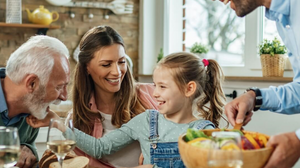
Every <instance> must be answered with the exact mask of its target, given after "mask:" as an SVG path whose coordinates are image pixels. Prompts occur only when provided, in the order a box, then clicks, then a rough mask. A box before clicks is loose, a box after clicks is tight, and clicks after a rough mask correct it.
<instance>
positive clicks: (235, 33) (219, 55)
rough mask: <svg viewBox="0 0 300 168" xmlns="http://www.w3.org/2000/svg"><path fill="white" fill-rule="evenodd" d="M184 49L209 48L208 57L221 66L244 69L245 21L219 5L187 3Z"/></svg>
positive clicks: (199, 0) (197, 1) (203, 0)
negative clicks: (203, 46) (197, 46)
mask: <svg viewBox="0 0 300 168" xmlns="http://www.w3.org/2000/svg"><path fill="white" fill-rule="evenodd" d="M185 11H186V15H185V18H184V19H185V29H184V32H185V41H184V45H185V47H184V48H185V49H186V51H189V49H190V48H191V46H192V45H193V44H194V43H196V42H200V43H202V44H204V45H208V46H209V48H210V51H209V52H208V53H207V55H206V57H207V58H211V59H215V60H217V61H218V62H219V63H220V64H221V65H223V66H226V65H229V66H234V65H244V63H245V61H244V49H245V18H240V17H237V16H236V14H235V12H234V11H233V10H232V9H231V8H230V7H228V5H226V6H225V5H224V4H223V3H222V2H220V1H212V0H186V3H185Z"/></svg>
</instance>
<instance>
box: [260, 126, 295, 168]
mask: <svg viewBox="0 0 300 168" xmlns="http://www.w3.org/2000/svg"><path fill="white" fill-rule="evenodd" d="M267 146H268V147H273V148H275V149H274V152H273V153H272V155H271V157H270V159H269V161H268V163H267V164H266V166H265V168H290V167H293V165H294V164H295V163H296V162H297V161H298V160H299V158H300V150H299V149H300V140H299V139H298V137H297V136H296V134H295V132H289V133H284V134H279V135H275V136H272V137H271V138H270V140H269V141H268V143H267Z"/></svg>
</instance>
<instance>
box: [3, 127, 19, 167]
mask: <svg viewBox="0 0 300 168" xmlns="http://www.w3.org/2000/svg"><path fill="white" fill-rule="evenodd" d="M19 153H20V140H19V134H18V129H17V128H15V127H2V126H1V127H0V168H9V167H12V166H14V165H15V164H16V163H17V161H18V158H19Z"/></svg>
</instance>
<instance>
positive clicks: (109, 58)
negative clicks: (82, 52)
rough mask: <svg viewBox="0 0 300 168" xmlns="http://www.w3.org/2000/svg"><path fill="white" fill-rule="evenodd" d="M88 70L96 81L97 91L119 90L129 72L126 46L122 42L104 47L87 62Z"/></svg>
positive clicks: (113, 91) (109, 91) (110, 91)
mask: <svg viewBox="0 0 300 168" xmlns="http://www.w3.org/2000/svg"><path fill="white" fill-rule="evenodd" d="M87 72H88V73H89V74H90V75H91V77H92V79H93V81H94V84H95V89H96V92H102V93H113V94H114V93H116V92H118V91H119V90H120V88H121V83H122V81H123V78H124V75H125V74H126V72H127V63H126V58H125V50H124V47H123V46H122V45H120V44H113V45H110V46H105V47H102V48H101V49H100V50H99V51H97V52H95V54H94V57H93V59H92V60H91V61H90V62H89V63H88V64H87Z"/></svg>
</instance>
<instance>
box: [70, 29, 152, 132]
mask: <svg viewBox="0 0 300 168" xmlns="http://www.w3.org/2000/svg"><path fill="white" fill-rule="evenodd" d="M113 44H120V45H122V46H123V47H124V42H123V39H122V37H121V36H120V35H119V33H118V32H117V31H115V30H114V29H113V28H111V27H109V26H98V27H94V28H92V29H90V30H89V31H88V32H87V33H86V34H85V35H84V36H83V38H82V39H81V41H80V52H79V55H78V63H77V65H76V68H75V74H74V85H73V90H72V93H73V122H74V127H75V128H78V129H80V130H82V131H83V132H85V133H87V134H91V133H92V130H93V127H94V121H95V117H96V118H99V119H101V120H102V116H101V114H100V113H95V112H93V111H91V109H90V107H89V100H90V98H91V96H92V94H94V89H95V86H94V81H93V79H92V77H91V76H90V75H89V74H88V72H87V64H88V63H89V62H90V61H91V60H92V59H93V58H94V54H95V53H96V52H97V51H99V50H100V49H101V48H102V47H105V46H110V45H113ZM124 48H125V47H124ZM137 92H138V89H137V86H136V82H135V81H134V78H133V76H132V74H131V72H130V70H129V66H128V64H127V72H126V74H125V76H124V79H123V81H122V84H121V88H120V91H118V92H116V93H115V96H114V98H115V102H116V103H115V104H116V107H115V110H114V112H113V114H112V124H113V125H114V126H116V127H121V125H122V124H124V123H126V122H128V121H129V120H130V119H131V118H132V117H134V116H136V115H137V114H140V113H142V112H143V111H145V106H144V104H145V103H144V102H142V101H141V100H140V99H139V98H138V96H137ZM146 108H148V107H146Z"/></svg>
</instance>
